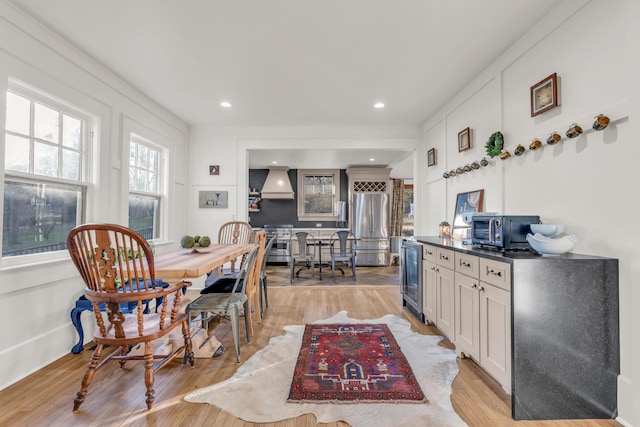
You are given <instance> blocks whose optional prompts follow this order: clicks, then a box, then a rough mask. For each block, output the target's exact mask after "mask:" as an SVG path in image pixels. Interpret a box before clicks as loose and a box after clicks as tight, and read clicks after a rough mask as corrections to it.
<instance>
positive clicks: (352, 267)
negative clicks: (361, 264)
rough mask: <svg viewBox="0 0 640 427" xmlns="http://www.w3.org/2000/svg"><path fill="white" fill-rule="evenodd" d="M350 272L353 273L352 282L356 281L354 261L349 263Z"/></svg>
mask: <svg viewBox="0 0 640 427" xmlns="http://www.w3.org/2000/svg"><path fill="white" fill-rule="evenodd" d="M351 272H352V273H353V281H354V282H355V281H356V262H355V260H353V261H351Z"/></svg>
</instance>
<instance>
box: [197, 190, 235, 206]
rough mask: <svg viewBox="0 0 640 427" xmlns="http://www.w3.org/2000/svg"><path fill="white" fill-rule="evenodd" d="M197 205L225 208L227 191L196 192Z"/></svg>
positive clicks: (227, 203) (227, 197) (227, 200)
mask: <svg viewBox="0 0 640 427" xmlns="http://www.w3.org/2000/svg"><path fill="white" fill-rule="evenodd" d="M198 206H199V207H201V208H213V209H226V208H228V207H229V192H228V191H215V190H214V191H200V192H198Z"/></svg>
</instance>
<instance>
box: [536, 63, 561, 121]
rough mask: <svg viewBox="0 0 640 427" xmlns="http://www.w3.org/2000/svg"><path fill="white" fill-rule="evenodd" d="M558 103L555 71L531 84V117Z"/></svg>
mask: <svg viewBox="0 0 640 427" xmlns="http://www.w3.org/2000/svg"><path fill="white" fill-rule="evenodd" d="M558 105H559V104H558V76H557V75H556V73H553V74H551V75H550V76H549V77H547V78H545V79H543V80H541V81H539V82H538V83H536V84H535V85H533V86H531V117H535V116H537V115H538V114H541V113H544V112H545V111H547V110H550V109H552V108H554V107H557V106H558Z"/></svg>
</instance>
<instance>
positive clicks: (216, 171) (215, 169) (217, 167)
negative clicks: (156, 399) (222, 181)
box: [209, 165, 220, 175]
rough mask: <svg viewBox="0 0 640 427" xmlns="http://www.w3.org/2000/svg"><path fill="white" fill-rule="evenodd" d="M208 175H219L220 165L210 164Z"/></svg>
mask: <svg viewBox="0 0 640 427" xmlns="http://www.w3.org/2000/svg"><path fill="white" fill-rule="evenodd" d="M209 175H220V165H210V166H209Z"/></svg>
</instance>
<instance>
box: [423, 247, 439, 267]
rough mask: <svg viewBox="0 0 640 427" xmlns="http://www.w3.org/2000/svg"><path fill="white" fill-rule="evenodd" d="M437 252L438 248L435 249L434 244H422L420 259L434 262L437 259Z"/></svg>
mask: <svg viewBox="0 0 640 427" xmlns="http://www.w3.org/2000/svg"><path fill="white" fill-rule="evenodd" d="M437 252H438V250H437V249H436V247H435V246H431V245H423V248H422V259H424V260H425V261H431V262H433V263H435V262H436V261H437V259H438V256H437V255H436V254H437Z"/></svg>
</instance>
